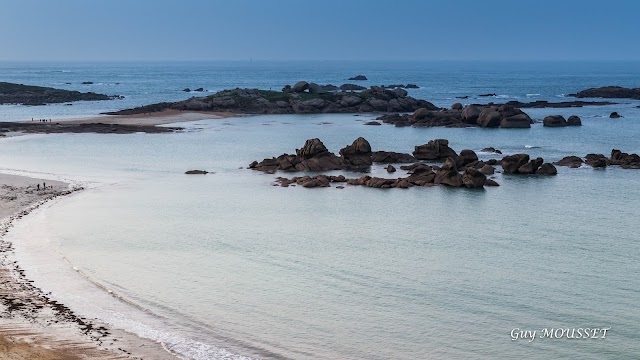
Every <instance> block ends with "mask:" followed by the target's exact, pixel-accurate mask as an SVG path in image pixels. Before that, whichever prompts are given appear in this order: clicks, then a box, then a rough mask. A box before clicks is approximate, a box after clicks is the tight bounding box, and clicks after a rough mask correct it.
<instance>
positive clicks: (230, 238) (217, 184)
mask: <svg viewBox="0 0 640 360" xmlns="http://www.w3.org/2000/svg"><path fill="white" fill-rule="evenodd" d="M11 66H12V67H9V65H8V64H3V65H2V67H3V69H5V74H8V75H5V78H3V79H0V80H6V81H13V82H24V83H31V84H41V85H53V83H54V82H55V81H58V82H62V83H64V82H66V81H62V80H61V79H62V78H63V77H64V76H67V77H66V78H65V79H71V82H72V83H74V84H76V82H78V81H79V80H81V79H82V81H94V82H100V81H104V82H105V83H107V80H106V79H107V75H105V74H112V75H111V76H113V77H119V78H128V79H129V80H128V81H129V85H126V86H127V87H125V86H124V83H125V80H123V81H121V82H120V85H113V88H114V89H119V88H118V86H122V89H125V90H123V91H121V92H120V91H115V90H114V91H113V93H120V94H124V95H125V96H127V98H126V99H125V100H122V104H127V105H126V106H129V105H128V104H133V103H136V104H137V103H146V102H153V101H161V100H168V99H178V98H181V97H182V98H184V97H185V96H190V95H185V94H184V93H181V92H180V91H179V90H180V89H181V88H183V87H187V86H189V87H191V88H194V87H199V86H203V87H205V88H207V89H213V90H215V89H218V88H225V87H227V88H228V87H235V86H240V87H244V86H257V87H261V88H268V87H273V88H276V87H277V86H281V84H283V83H292V82H294V81H295V80H297V79H301V78H305V79H309V80H317V82H320V83H326V82H332V83H335V84H338V83H342V82H344V81H343V80H342V79H344V78H346V77H348V76H353V75H355V74H357V73H364V74H365V75H367V76H368V77H369V78H370V79H372V80H371V81H370V83H374V84H381V83H382V84H386V83H399V82H400V83H406V82H414V83H417V84H418V85H421V86H423V88H421V89H419V90H415V91H414V92H412V94H413V95H414V96H418V97H422V98H425V99H427V100H430V101H433V102H434V103H436V104H438V105H443V106H445V105H450V104H451V103H452V102H456V101H462V102H467V101H473V102H476V101H482V99H471V100H457V99H454V98H455V97H456V96H463V95H474V94H476V95H477V94H482V93H487V92H492V93H493V92H495V93H496V94H498V95H503V98H504V100H511V99H519V100H521V101H525V100H523V99H529V98H531V100H535V99H549V100H562V98H561V97H560V95H561V94H568V93H571V92H573V91H577V90H580V89H582V88H587V87H591V86H599V85H609V84H619V85H625V86H640V85H639V84H640V75H639V74H640V73H638V72H637V70H638V69H639V68H640V67H639V66H638V64H631V63H623V64H619V63H618V64H475V65H474V64H438V63H429V64H422V65H421V64H352V63H343V64H340V63H318V64H311V65H308V64H226V65H225V64H212V65H207V64H153V66H151V65H144V66H143V65H139V64H138V65H136V64H109V65H108V66H107V65H104V66H98V65H91V66H90V65H86V64H85V65H82V64H76V65H67V66H66V67H62V66H58V65H54V64H35V65H33V64H32V65H16V64H13V65H11ZM225 66H226V67H225ZM403 66H404V67H403ZM59 69H62V70H64V71H69V72H68V73H64V72H63V73H60V72H53V71H54V70H55V71H57V70H59ZM362 69H364V70H362ZM47 70H50V71H51V72H50V73H49V72H47ZM60 74H71V75H60ZM125 75H130V76H125ZM18 79H23V80H18ZM152 79H153V80H152ZM279 79H282V80H279ZM98 86H100V85H98ZM104 86H105V87H106V86H107V85H104ZM72 87H73V88H80V85H72ZM145 89H146V90H145ZM96 91H98V92H108V93H111V92H109V91H102V90H100V91H99V90H96ZM145 92H149V93H151V94H152V95H145V94H144V93H145ZM527 94H529V95H527ZM533 94H539V95H533ZM491 100H493V101H501V99H495V98H494V99H489V100H485V101H491ZM620 102H621V103H622V104H620V105H613V106H607V107H586V108H580V109H536V110H526V111H527V112H528V113H529V114H530V115H531V116H532V117H533V118H536V119H540V118H542V117H543V116H545V115H548V114H563V115H571V114H578V115H580V116H581V117H582V119H583V126H582V127H580V128H560V129H549V128H544V127H542V126H541V124H534V125H533V127H532V128H531V129H445V128H431V129H414V128H395V127H393V126H388V125H384V126H377V127H372V126H364V125H363V122H364V121H367V120H370V116H352V115H308V116H298V115H288V116H256V117H248V118H238V119H225V120H208V121H197V122H193V123H187V124H183V126H186V127H187V131H185V132H183V133H177V134H166V135H146V134H131V135H95V134H79V135H70V134H63V135H49V136H23V137H16V138H6V139H0V166H1V167H2V168H4V169H12V170H26V171H29V172H35V173H45V174H52V176H56V177H62V178H66V179H76V180H80V181H82V182H84V183H87V184H88V185H89V186H90V187H91V188H90V189H89V190H86V191H84V192H82V193H80V194H77V195H74V196H72V197H70V198H67V199H64V200H62V201H59V202H58V203H56V204H54V205H53V206H51V207H50V208H49V209H47V210H46V211H43V212H39V213H37V214H34V216H33V217H31V218H30V219H28V220H27V222H25V223H24V225H23V226H22V227H17V228H16V229H15V231H13V232H12V236H14V237H15V239H16V240H14V241H19V239H25V238H28V239H30V240H28V242H29V246H26V245H25V246H23V248H20V246H18V247H19V250H21V251H22V252H23V253H25V255H23V256H24V258H25V261H27V262H31V265H32V266H30V267H29V266H25V267H26V268H27V269H29V268H31V269H34V270H31V272H32V273H31V274H30V276H32V277H33V278H34V280H36V283H37V284H38V285H39V286H41V287H43V289H45V291H52V292H53V294H54V296H57V297H58V298H60V299H62V300H63V302H65V303H67V304H69V305H70V306H71V307H72V308H74V309H78V311H80V312H82V313H83V314H86V315H87V316H91V317H98V318H100V319H103V320H104V321H107V322H109V323H111V324H113V326H116V327H120V328H125V329H127V330H129V331H133V332H136V333H138V334H140V335H142V336H147V337H151V338H154V339H157V340H159V341H163V342H164V343H165V344H166V346H167V347H168V348H170V349H172V350H173V351H176V352H179V353H180V354H182V355H184V356H186V357H188V358H197V359H212V358H234V357H235V358H237V357H240V356H248V357H252V358H274V359H280V358H292V359H338V358H339V359H423V358H434V359H457V358H477V359H487V358H499V357H508V358H540V359H543V358H544V359H547V358H580V359H601V358H621V359H622V358H633V357H634V356H637V354H638V353H640V347H639V345H638V342H637V341H636V340H637V337H638V335H639V334H640V325H638V324H639V323H640V311H638V309H637V304H638V302H639V301H640V291H639V290H638V289H639V288H640V271H639V270H638V267H637V264H638V260H639V259H640V255H639V254H640V246H639V245H638V236H637V228H638V225H639V224H640V223H639V220H638V211H637V203H638V200H640V190H639V189H640V172H639V171H634V170H621V169H616V168H609V169H606V170H594V169H591V168H588V167H585V168H579V169H567V168H559V174H558V176H556V177H550V178H530V177H513V176H502V175H500V174H498V175H496V180H497V181H498V182H499V183H500V184H501V186H500V187H498V188H487V189H485V190H479V191H478V190H467V189H449V188H445V187H434V188H412V189H408V190H400V189H389V190H379V189H368V188H360V187H347V188H346V189H344V190H338V189H335V188H331V189H303V188H297V187H296V188H280V187H274V186H271V183H272V181H273V180H274V178H275V176H276V175H268V174H261V173H257V172H254V171H250V170H246V169H241V167H246V166H247V165H248V164H249V163H250V162H251V161H253V160H260V159H262V158H265V157H270V156H274V155H279V154H282V153H284V152H293V150H294V149H295V148H299V147H300V146H302V144H303V143H304V140H305V139H307V138H312V137H319V138H320V139H322V140H323V141H324V143H325V144H326V145H327V147H329V148H330V150H332V151H334V152H337V151H338V150H339V149H340V148H341V147H344V146H345V145H347V144H350V143H351V142H352V141H353V140H354V139H355V138H357V137H358V136H364V137H365V138H366V139H368V140H369V141H370V143H371V145H372V147H373V148H374V150H393V151H403V152H411V151H412V150H413V146H415V145H419V144H423V143H426V142H427V141H428V140H430V139H436V138H446V139H449V140H450V145H451V146H452V147H453V148H454V149H456V150H458V151H459V150H462V149H465V148H469V149H473V150H476V151H478V150H480V149H482V148H484V147H487V146H494V147H496V148H499V149H501V150H503V152H504V153H505V154H510V153H518V152H526V153H528V154H530V155H532V156H541V157H543V158H545V160H546V161H554V160H557V159H560V158H562V157H563V156H566V155H579V156H584V155H586V154H587V153H594V152H595V153H604V154H609V152H610V151H611V149H612V148H618V149H621V150H623V151H626V152H636V153H637V152H640V143H639V142H638V140H637V139H638V136H637V134H639V133H640V123H639V121H640V109H637V108H635V106H637V105H640V102H639V101H631V100H621V101H620ZM111 107H116V108H117V107H119V106H116V105H114V103H89V104H82V105H81V104H76V105H74V106H66V107H65V106H62V105H60V106H45V107H29V108H25V107H19V106H3V107H0V110H2V114H3V115H2V116H3V118H4V119H6V118H8V117H9V116H12V117H16V116H17V115H19V114H22V115H25V116H24V117H22V118H29V117H31V116H27V114H28V113H29V112H34V111H42V112H43V113H44V112H46V111H51V113H52V114H55V115H51V116H61V117H72V116H75V115H86V114H95V113H98V112H100V111H101V110H102V109H106V108H109V109H110V108H111ZM76 111H77V113H75V112H76ZM611 111H618V112H619V113H621V114H622V115H624V116H625V118H623V119H617V120H611V119H608V118H607V117H606V116H607V115H608V113H610V112H611ZM51 116H49V117H51ZM18 118H20V116H18ZM480 156H481V157H482V158H486V159H488V158H490V157H491V156H492V155H491V154H482V153H481V154H480ZM383 167H384V165H379V166H374V167H373V168H372V170H371V172H372V173H373V174H376V175H379V176H387V174H386V171H384V170H383ZM194 168H199V169H200V168H201V169H206V170H209V171H212V172H214V173H213V174H209V175H206V176H186V175H183V172H184V171H185V170H189V169H194ZM352 175H353V176H358V175H357V174H352ZM397 175H398V176H402V172H399V173H397ZM25 241H26V240H25ZM34 248H36V249H34ZM30 249H31V250H30ZM51 249H53V250H55V251H53V252H52V251H50V250H51ZM52 253H53V254H56V255H55V256H52V255H51V254H52ZM62 256H64V257H65V258H66V259H67V260H68V261H69V262H70V263H71V264H69V263H64V262H60V261H57V262H56V259H51V258H52V257H57V258H58V260H59V258H60V257H62ZM71 266H76V267H77V268H79V269H80V270H81V271H82V272H83V273H85V274H87V275H88V276H89V277H91V279H93V280H94V281H96V282H98V283H100V284H103V285H104V286H106V287H107V288H109V289H112V290H113V291H114V292H115V293H117V294H120V295H121V296H123V297H124V298H125V299H127V300H129V301H130V302H131V303H132V304H133V305H130V304H123V303H122V302H120V301H118V300H115V299H113V298H111V297H110V296H107V295H106V291H105V290H102V289H100V288H97V287H94V286H93V285H92V283H91V282H89V281H87V280H85V279H84V278H82V277H81V276H78V275H77V274H76V273H75V272H73V271H70V268H71ZM556 327H563V328H574V327H575V328H580V327H582V328H584V327H610V328H611V330H609V332H608V335H607V338H606V339H592V340H567V339H557V340H555V339H553V340H551V339H536V340H535V341H533V342H527V341H522V340H520V341H512V340H511V337H510V332H511V330H512V329H514V328H520V329H522V330H537V331H540V330H541V329H543V328H556ZM222 348H224V349H227V351H228V352H223V351H221V349H222Z"/></svg>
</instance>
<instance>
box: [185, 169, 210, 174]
mask: <svg viewBox="0 0 640 360" xmlns="http://www.w3.org/2000/svg"><path fill="white" fill-rule="evenodd" d="M208 173H209V172H208V171H206V170H189V171H185V174H187V175H206V174H208Z"/></svg>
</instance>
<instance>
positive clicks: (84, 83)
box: [82, 81, 93, 85]
mask: <svg viewBox="0 0 640 360" xmlns="http://www.w3.org/2000/svg"><path fill="white" fill-rule="evenodd" d="M82 85H93V81H83V82H82Z"/></svg>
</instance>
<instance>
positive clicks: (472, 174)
mask: <svg viewBox="0 0 640 360" xmlns="http://www.w3.org/2000/svg"><path fill="white" fill-rule="evenodd" d="M486 181H487V176H486V175H485V174H483V173H482V172H481V171H478V170H476V168H473V167H469V168H467V170H465V171H464V174H462V183H463V184H464V186H466V187H468V188H480V187H483V186H484V184H485V182H486Z"/></svg>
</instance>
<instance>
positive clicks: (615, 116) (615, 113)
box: [609, 111, 622, 119]
mask: <svg viewBox="0 0 640 360" xmlns="http://www.w3.org/2000/svg"><path fill="white" fill-rule="evenodd" d="M609 117H610V118H611V119H618V118H621V117H622V115H620V114H618V113H617V112H615V111H614V112H612V113H611V114H610V115H609Z"/></svg>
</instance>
